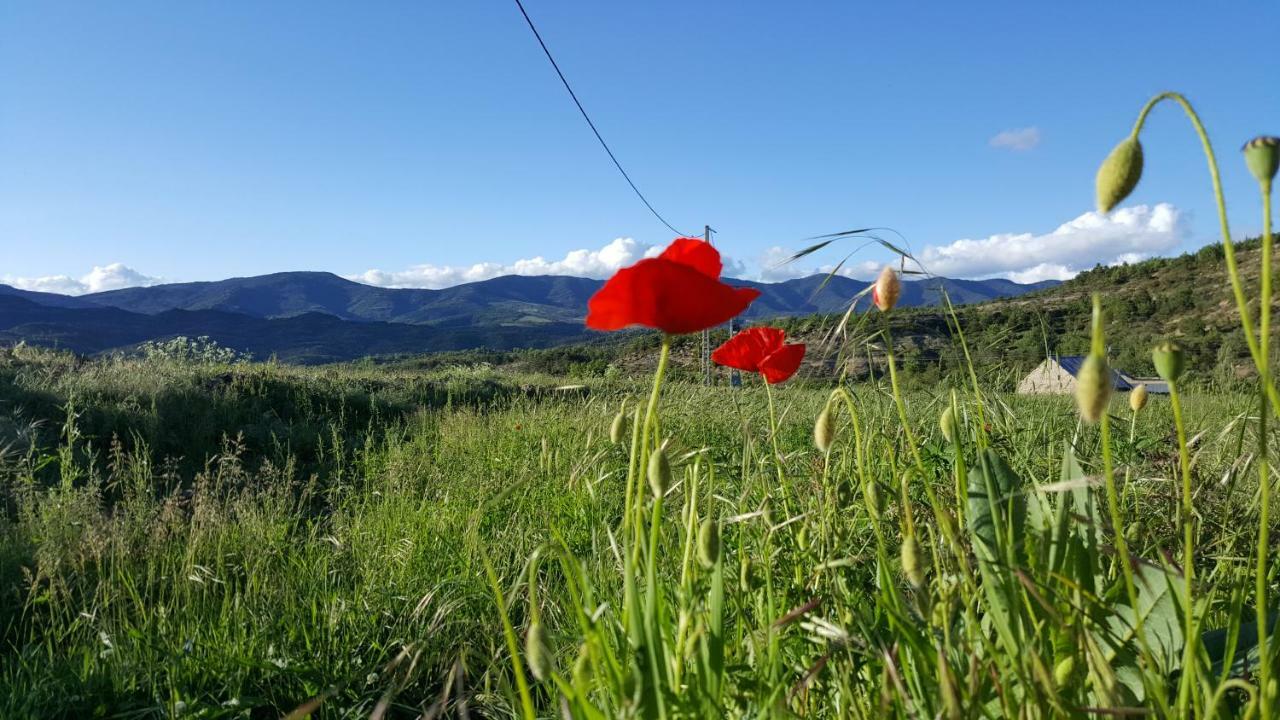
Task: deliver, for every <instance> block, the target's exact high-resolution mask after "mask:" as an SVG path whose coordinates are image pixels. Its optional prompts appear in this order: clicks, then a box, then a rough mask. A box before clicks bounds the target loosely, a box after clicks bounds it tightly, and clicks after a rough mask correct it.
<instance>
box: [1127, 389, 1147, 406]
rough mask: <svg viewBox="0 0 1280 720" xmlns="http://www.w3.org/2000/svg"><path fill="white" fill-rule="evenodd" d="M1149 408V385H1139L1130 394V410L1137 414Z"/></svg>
mask: <svg viewBox="0 0 1280 720" xmlns="http://www.w3.org/2000/svg"><path fill="white" fill-rule="evenodd" d="M1146 406H1147V384H1146V383H1138V386H1137V387H1135V388H1134V389H1133V390H1132V391H1130V393H1129V409H1130V410H1133V411H1134V412H1135V413H1136V412H1138V411H1140V410H1142V408H1144V407H1146Z"/></svg>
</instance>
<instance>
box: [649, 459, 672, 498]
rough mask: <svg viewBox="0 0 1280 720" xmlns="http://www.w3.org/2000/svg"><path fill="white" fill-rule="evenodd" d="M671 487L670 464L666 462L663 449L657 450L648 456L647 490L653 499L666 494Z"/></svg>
mask: <svg viewBox="0 0 1280 720" xmlns="http://www.w3.org/2000/svg"><path fill="white" fill-rule="evenodd" d="M669 487H671V463H670V462H669V461H668V460H667V451H666V449H665V448H658V449H657V450H654V451H653V453H652V454H650V455H649V488H650V489H652V490H653V496H654V497H662V496H663V495H666V494H667V488H669Z"/></svg>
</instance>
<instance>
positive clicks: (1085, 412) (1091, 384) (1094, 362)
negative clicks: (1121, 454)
mask: <svg viewBox="0 0 1280 720" xmlns="http://www.w3.org/2000/svg"><path fill="white" fill-rule="evenodd" d="M1110 400H1111V368H1110V367H1109V366H1108V365H1107V360H1106V358H1104V357H1102V356H1101V355H1096V354H1094V355H1090V356H1089V357H1087V358H1085V359H1084V364H1082V365H1081V366H1080V372H1079V373H1077V374H1076V406H1077V407H1079V409H1080V417H1082V418H1084V421H1085V422H1087V423H1096V422H1098V421H1099V420H1101V419H1102V414H1103V413H1104V412H1106V411H1107V403H1108V402H1110Z"/></svg>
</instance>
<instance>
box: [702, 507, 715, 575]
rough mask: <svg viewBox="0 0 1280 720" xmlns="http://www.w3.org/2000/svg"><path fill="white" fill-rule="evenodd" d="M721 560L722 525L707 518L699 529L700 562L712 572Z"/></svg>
mask: <svg viewBox="0 0 1280 720" xmlns="http://www.w3.org/2000/svg"><path fill="white" fill-rule="evenodd" d="M719 560H720V523H717V522H716V521H714V520H712V519H711V518H707V519H706V520H703V521H702V526H701V527H699V528H698V562H700V563H702V567H705V568H707V569H708V570H710V569H711V568H713V567H715V566H716V563H717V562H719Z"/></svg>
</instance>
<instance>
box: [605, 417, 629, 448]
mask: <svg viewBox="0 0 1280 720" xmlns="http://www.w3.org/2000/svg"><path fill="white" fill-rule="evenodd" d="M626 429H627V413H626V412H625V411H621V412H619V413H618V415H617V417H615V418H614V419H613V422H612V423H610V425H609V442H611V443H613V444H614V445H617V444H618V443H620V442H622V434H623V432H624V431H625V430H626Z"/></svg>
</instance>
